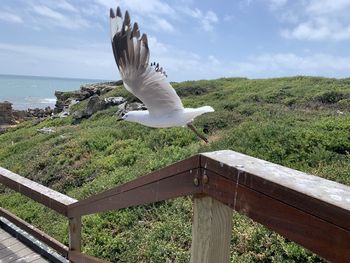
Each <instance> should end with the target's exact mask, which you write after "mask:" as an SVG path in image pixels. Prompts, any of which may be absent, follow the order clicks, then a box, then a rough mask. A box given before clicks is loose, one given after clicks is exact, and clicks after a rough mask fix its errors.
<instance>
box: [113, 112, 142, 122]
mask: <svg viewBox="0 0 350 263" xmlns="http://www.w3.org/2000/svg"><path fill="white" fill-rule="evenodd" d="M140 115H141V114H140V112H139V111H129V112H123V113H122V114H121V115H120V117H119V119H118V121H129V122H140V121H139V120H140Z"/></svg>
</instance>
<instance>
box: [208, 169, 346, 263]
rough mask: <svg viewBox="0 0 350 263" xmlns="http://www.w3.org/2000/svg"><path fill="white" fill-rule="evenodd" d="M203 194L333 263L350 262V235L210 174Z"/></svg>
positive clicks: (292, 207)
mask: <svg viewBox="0 0 350 263" xmlns="http://www.w3.org/2000/svg"><path fill="white" fill-rule="evenodd" d="M207 176H208V178H209V180H208V183H207V184H206V185H205V186H204V192H205V193H206V194H208V195H210V196H212V197H213V198H215V199H217V200H218V201H220V202H222V203H224V204H227V205H228V206H230V207H231V208H232V209H234V210H236V211H238V212H241V213H243V214H245V215H247V216H248V217H250V218H251V219H253V220H255V221H256V222H259V223H261V224H263V225H265V226H267V227H268V228H270V229H272V230H274V231H276V232H277V233H279V234H281V235H283V236H284V237H286V238H288V239H290V240H292V241H295V242H297V243H298V244H300V245H302V246H304V247H305V248H307V249H310V250H311V251H313V252H315V253H317V254H318V255H320V256H321V257H324V258H325V259H327V260H330V261H332V262H349V258H350V231H348V230H346V229H344V228H340V227H338V226H337V225H334V224H332V223H330V222H327V221H324V220H323V219H320V218H318V217H316V216H313V215H311V214H309V213H306V212H304V211H301V210H300V209H298V208H295V207H294V206H291V205H288V204H286V203H284V202H281V201H279V200H277V199H274V198H272V197H270V196H267V195H265V194H263V193H260V192H258V191H255V190H254V189H251V188H248V187H247V186H245V185H241V184H239V183H238V184H237V183H236V182H234V181H233V180H229V179H227V178H225V177H223V176H221V175H218V174H216V173H214V172H212V171H207Z"/></svg>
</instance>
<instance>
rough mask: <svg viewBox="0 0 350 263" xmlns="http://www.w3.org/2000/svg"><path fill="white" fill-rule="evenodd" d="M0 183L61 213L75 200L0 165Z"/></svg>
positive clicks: (65, 211) (64, 213) (65, 212)
mask: <svg viewBox="0 0 350 263" xmlns="http://www.w3.org/2000/svg"><path fill="white" fill-rule="evenodd" d="M0 183H2V184H4V185H6V186H7V187H9V188H11V189H13V190H15V191H16V192H18V193H21V194H23V195H25V196H27V197H29V198H31V199H33V200H34V201H37V202H39V203H41V204H43V205H45V206H47V207H49V208H51V209H53V210H55V211H57V212H58V213H61V214H63V215H66V214H67V206H68V205H70V204H73V203H75V202H76V201H77V200H76V199H73V198H71V197H69V196H66V195H64V194H61V193H59V192H57V191H54V190H52V189H50V188H48V187H45V186H43V185H41V184H38V183H36V182H33V181H31V180H29V179H27V178H24V177H22V176H20V175H18V174H15V173H13V172H11V171H9V170H6V169H5V168H2V167H0Z"/></svg>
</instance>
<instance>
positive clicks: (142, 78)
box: [110, 7, 214, 142]
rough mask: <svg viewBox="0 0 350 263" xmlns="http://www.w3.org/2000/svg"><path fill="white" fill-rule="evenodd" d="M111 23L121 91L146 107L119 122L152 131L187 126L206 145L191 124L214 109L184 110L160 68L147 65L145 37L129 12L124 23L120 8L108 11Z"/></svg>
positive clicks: (130, 112) (128, 114)
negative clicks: (125, 91)
mask: <svg viewBox="0 0 350 263" xmlns="http://www.w3.org/2000/svg"><path fill="white" fill-rule="evenodd" d="M110 22H111V36H112V48H113V54H114V58H115V61H116V63H117V66H118V69H119V71H120V75H121V77H122V79H123V82H124V87H125V88H126V89H127V90H128V91H129V92H131V93H132V94H134V95H135V96H136V97H138V98H139V99H140V100H141V101H142V102H143V103H144V104H145V105H146V107H147V110H141V111H129V112H127V113H126V114H125V115H124V116H122V118H121V119H122V120H125V121H130V122H136V123H140V124H142V125H145V126H149V127H153V128H169V127H185V126H187V127H189V128H190V129H191V130H192V131H193V132H194V133H195V134H196V135H197V136H198V137H200V138H201V139H203V140H204V141H205V142H208V140H207V139H206V138H205V137H204V136H202V135H201V134H200V133H199V132H198V131H197V130H196V129H195V128H194V126H193V125H192V121H193V120H194V118H196V117H198V116H200V115H202V114H204V113H207V112H213V111H214V109H213V108H212V107H210V106H204V107H200V108H196V109H193V108H184V106H183V105H182V102H181V99H180V98H179V96H178V95H177V94H176V91H175V90H174V88H173V87H172V86H171V85H170V83H169V82H168V81H167V79H166V77H167V75H166V73H165V71H164V70H163V68H162V67H160V66H159V64H155V63H152V64H151V65H149V57H150V51H149V48H148V41H147V35H146V34H142V36H141V37H140V31H139V27H138V24H137V23H134V25H133V26H131V24H130V16H129V13H128V11H126V12H125V15H124V19H123V16H122V13H121V11H120V8H119V7H118V8H117V10H116V13H115V12H114V10H113V9H111V10H110Z"/></svg>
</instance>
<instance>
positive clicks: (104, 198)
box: [68, 169, 202, 217]
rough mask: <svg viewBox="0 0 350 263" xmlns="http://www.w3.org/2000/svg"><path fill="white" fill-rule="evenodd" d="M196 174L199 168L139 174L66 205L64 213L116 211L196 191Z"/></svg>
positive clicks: (74, 214) (197, 189)
mask: <svg viewBox="0 0 350 263" xmlns="http://www.w3.org/2000/svg"><path fill="white" fill-rule="evenodd" d="M198 176H199V169H191V170H187V171H185V172H182V173H179V174H176V175H173V176H169V175H167V176H165V175H163V174H162V177H161V178H160V177H159V176H153V175H150V176H145V177H140V178H138V179H136V180H134V181H132V182H130V183H127V184H126V185H121V186H118V187H115V188H114V189H112V190H108V191H107V193H106V192H103V193H101V194H97V195H95V196H93V197H91V198H88V199H85V200H83V201H79V202H77V203H75V204H73V205H71V206H69V207H68V216H69V217H74V216H78V215H86V214H92V213H98V212H104V211H110V210H116V209H121V208H126V207H131V206H136V205H144V204H149V203H154V202H159V201H163V200H167V199H171V198H175V197H180V196H185V195H191V194H194V193H200V192H201V191H202V189H201V188H200V187H197V186H196V185H195V184H194V183H193V181H194V178H195V177H198ZM149 177H150V178H149ZM131 186H132V187H131Z"/></svg>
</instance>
